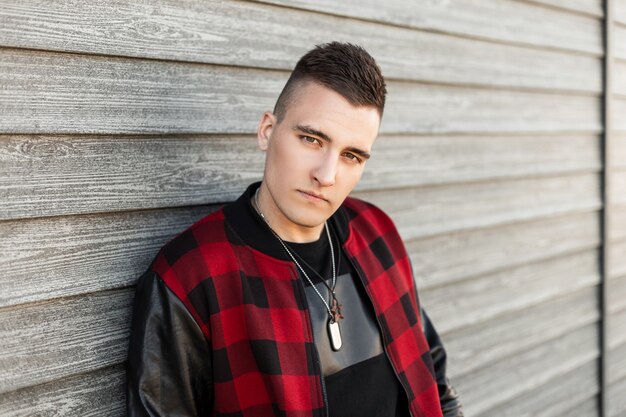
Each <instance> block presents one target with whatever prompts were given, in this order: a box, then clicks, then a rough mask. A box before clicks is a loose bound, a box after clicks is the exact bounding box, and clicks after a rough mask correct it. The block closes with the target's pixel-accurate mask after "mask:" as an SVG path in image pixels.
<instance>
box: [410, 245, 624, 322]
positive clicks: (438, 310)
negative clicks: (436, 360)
mask: <svg viewBox="0 0 626 417" xmlns="http://www.w3.org/2000/svg"><path fill="white" fill-rule="evenodd" d="M625 281H626V280H625ZM599 282H600V273H599V264H598V251H596V250H592V251H589V250H587V251H584V252H581V253H575V254H572V255H568V256H563V257H558V258H552V259H548V260H546V261H542V262H537V263H531V264H528V265H523V266H520V267H517V268H510V269H508V268H506V269H502V270H498V271H496V272H494V273H491V274H485V275H481V276H478V277H475V278H472V279H468V280H465V281H462V282H459V283H455V285H444V286H439V287H435V288H427V289H425V290H423V291H421V292H420V299H421V300H422V302H423V304H424V305H425V306H428V314H429V316H430V317H431V318H432V319H433V320H434V321H435V322H436V323H437V330H438V331H439V332H442V333H447V332H451V331H454V330H457V329H461V328H464V327H467V326H472V325H476V324H479V323H481V322H487V321H490V320H498V317H499V316H501V315H503V314H509V315H512V314H514V313H515V312H517V313H518V314H525V312H526V311H527V310H528V309H529V308H530V307H531V306H534V305H537V304H540V303H544V302H549V301H550V300H553V299H555V298H558V297H562V296H564V295H567V294H570V293H573V292H576V291H579V290H581V289H583V288H587V287H592V286H595V285H597V284H598V283H599ZM625 287H626V285H625ZM623 293H626V290H624V291H623ZM625 295H626V294H625Z"/></svg>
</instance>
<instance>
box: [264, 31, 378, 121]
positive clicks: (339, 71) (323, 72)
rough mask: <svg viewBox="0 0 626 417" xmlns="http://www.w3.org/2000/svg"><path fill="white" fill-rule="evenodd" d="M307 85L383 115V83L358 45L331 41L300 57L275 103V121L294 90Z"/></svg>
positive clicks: (282, 113) (370, 57)
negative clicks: (327, 90)
mask: <svg viewBox="0 0 626 417" xmlns="http://www.w3.org/2000/svg"><path fill="white" fill-rule="evenodd" d="M308 82H314V83H317V84H320V85H323V86H324V87H327V88H330V89H331V90H333V91H335V92H336V93H339V94H340V95H341V96H343V97H344V98H345V99H346V100H348V102H349V103H350V104H352V105H353V106H358V107H361V106H371V107H374V108H376V110H378V114H379V115H380V117H382V116H383V109H384V108H385V95H386V94H387V89H386V88H385V80H384V78H383V75H382V73H381V71H380V68H379V67H378V64H376V61H375V60H374V58H372V56H371V55H370V54H369V53H368V52H367V51H366V50H365V49H363V48H362V47H360V46H358V45H353V44H350V43H341V42H330V43H326V44H322V45H317V46H316V47H315V48H313V49H312V50H310V51H309V52H307V53H306V54H305V55H304V56H303V57H302V58H300V60H299V61H298V63H297V64H296V67H295V68H294V70H293V72H292V73H291V76H290V77H289V80H287V83H286V84H285V87H284V88H283V91H282V92H281V93H280V96H278V100H276V106H275V107H274V115H275V116H276V118H277V120H278V122H280V121H281V120H282V119H283V117H284V116H285V114H286V113H287V108H288V107H289V105H290V104H291V103H292V102H293V98H294V96H295V95H296V94H297V90H298V89H299V88H301V87H302V86H304V85H305V84H306V83H308Z"/></svg>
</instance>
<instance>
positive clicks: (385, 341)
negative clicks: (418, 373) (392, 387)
mask: <svg viewBox="0 0 626 417" xmlns="http://www.w3.org/2000/svg"><path fill="white" fill-rule="evenodd" d="M344 250H345V251H346V253H350V252H349V251H348V250H346V248H345V247H344ZM347 258H348V259H349V260H350V263H351V264H352V267H353V268H354V270H355V271H356V274H357V275H358V276H359V279H360V280H361V283H362V284H363V288H364V289H365V292H366V293H367V298H368V299H369V302H370V304H371V305H372V311H374V318H375V319H376V323H378V331H379V332H380V337H381V338H382V339H383V351H384V352H385V356H386V357H387V360H388V361H389V364H390V365H391V367H392V368H393V374H394V375H395V377H396V380H397V381H398V383H399V384H400V386H401V387H402V391H404V395H405V396H406V400H407V401H406V402H407V405H408V406H409V416H411V417H413V413H412V412H411V402H410V401H409V393H408V391H407V389H406V387H405V386H404V384H403V383H402V381H401V380H400V377H399V376H398V370H397V369H396V365H395V364H394V363H393V361H392V360H391V357H390V356H389V352H387V339H386V337H385V332H383V331H382V325H381V324H380V320H379V319H378V314H377V313H376V309H375V308H374V301H372V295H371V294H370V291H369V289H368V288H367V285H365V281H364V279H363V272H362V271H361V268H360V267H359V266H358V265H357V263H356V262H355V261H354V260H353V259H352V257H351V256H347Z"/></svg>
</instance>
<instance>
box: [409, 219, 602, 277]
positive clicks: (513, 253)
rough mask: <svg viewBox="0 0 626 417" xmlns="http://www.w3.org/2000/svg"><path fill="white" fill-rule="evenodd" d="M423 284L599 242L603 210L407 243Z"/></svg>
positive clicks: (582, 247)
mask: <svg viewBox="0 0 626 417" xmlns="http://www.w3.org/2000/svg"><path fill="white" fill-rule="evenodd" d="M405 243H406V246H407V251H408V252H409V256H410V257H411V261H412V263H413V270H414V273H415V276H416V279H417V281H418V285H419V286H420V287H421V288H426V287H432V286H437V285H444V284H451V283H453V282H458V281H461V280H464V279H468V278H471V277H476V276H480V275H483V274H486V273H491V272H494V271H495V270H498V269H500V268H511V267H514V266H518V265H523V264H525V263H529V262H535V261H539V260H542V259H548V258H551V257H556V256H561V255H565V254H568V253H574V252H579V251H582V250H583V249H586V248H588V249H591V248H595V247H597V245H598V244H599V218H598V214H597V212H587V213H580V214H572V215H567V216H563V217H556V218H549V219H541V220H536V221H532V222H526V223H518V224H511V225H506V226H501V227H497V228H487V229H479V230H472V231H468V232H464V233H451V234H447V235H440V236H435V237H432V238H427V239H418V240H412V241H408V242H405Z"/></svg>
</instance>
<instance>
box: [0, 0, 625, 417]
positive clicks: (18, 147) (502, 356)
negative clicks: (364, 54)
mask: <svg viewBox="0 0 626 417" xmlns="http://www.w3.org/2000/svg"><path fill="white" fill-rule="evenodd" d="M615 2H616V7H615V10H616V19H617V20H618V21H620V22H621V23H617V24H616V25H615V31H614V32H615V36H616V38H619V39H624V42H621V41H616V42H615V45H616V48H615V49H616V51H615V53H616V57H617V58H616V63H615V67H616V70H615V76H614V86H615V89H614V92H613V94H614V98H615V100H614V102H615V105H614V107H613V111H614V112H615V115H616V116H615V117H614V128H615V132H616V135H615V140H614V142H613V143H614V146H613V148H612V149H611V153H610V155H609V157H610V159H611V166H612V167H614V170H615V173H614V176H613V178H614V181H612V183H611V184H612V188H611V196H612V197H614V198H613V201H614V204H613V206H612V208H611V213H612V221H613V222H614V224H615V227H614V228H613V229H611V231H610V238H611V259H612V263H611V274H610V277H609V280H610V283H611V288H612V289H613V290H612V291H611V292H610V293H609V295H610V301H609V303H610V314H611V316H610V320H609V324H610V329H609V330H610V333H609V334H610V338H609V339H610V344H609V347H610V363H612V364H615V366H613V367H610V369H611V371H610V376H609V380H610V381H611V384H610V392H609V397H610V398H611V399H612V400H611V401H610V405H611V413H612V414H611V416H617V415H623V414H620V413H623V412H624V410H626V406H624V407H623V408H622V404H624V403H623V401H622V400H621V398H623V397H624V396H626V382H624V381H626V375H625V374H624V372H622V371H621V370H622V369H625V367H624V366H623V365H624V364H623V362H624V359H623V358H624V357H625V355H624V349H626V340H624V338H623V337H621V336H619V335H623V334H626V314H625V311H626V304H625V303H624V301H623V300H624V299H626V264H624V262H623V261H622V259H626V257H624V256H623V255H624V254H625V253H626V199H625V198H624V197H623V194H624V193H622V192H621V190H622V189H623V187H624V186H626V162H625V161H626V118H624V117H622V115H626V75H624V74H626V49H624V48H625V47H624V46H623V45H626V0H615ZM0 5H1V6H2V7H1V8H0V21H2V25H0V54H1V55H2V63H1V64H0V87H1V88H0V114H2V115H3V117H1V118H0V236H2V239H1V240H0V253H1V254H2V255H0V267H2V268H3V270H4V271H5V274H3V275H2V276H1V277H0V415H2V416H30V415H45V416H57V415H58V416H84V415H87V416H92V415H93V416H101V415H107V416H123V415H124V392H123V381H124V363H125V360H126V350H127V343H128V333H129V323H130V315H131V308H132V300H133V294H134V283H135V281H136V279H137V277H138V276H139V275H140V274H141V273H142V272H143V271H144V270H145V268H146V267H147V266H148V265H149V263H150V261H151V260H152V258H153V257H154V255H155V254H156V252H157V251H158V249H159V248H160V247H161V246H162V245H163V244H164V243H165V242H166V241H168V240H169V239H171V238H172V237H173V236H175V235H176V234H177V233H179V232H181V231H182V230H183V229H184V228H186V227H187V226H189V225H190V224H192V223H193V222H195V221H196V220H198V219H199V218H201V217H203V216H204V215H206V214H208V213H210V212H213V211H215V210H217V209H218V208H219V207H221V205H222V204H224V203H227V202H229V201H232V200H233V199H234V198H236V197H237V196H238V195H239V194H240V193H241V191H242V190H243V189H244V188H245V187H246V186H247V185H248V184H249V183H250V182H252V181H256V180H258V179H260V178H261V175H262V168H263V154H262V153H260V152H259V151H257V150H256V139H255V130H256V125H257V122H258V120H259V118H260V116H261V114H262V112H263V111H266V110H271V108H272V107H273V104H274V101H275V100H276V97H277V96H278V93H279V92H280V89H281V88H282V85H283V83H284V82H285V81H286V79H287V77H288V75H289V71H290V69H291V68H292V67H293V65H294V64H295V62H296V60H297V59H298V57H299V56H301V55H302V54H303V53H304V52H305V51H307V50H308V49H310V48H311V47H312V46H313V45H314V44H319V43H323V42H326V41H330V40H341V41H349V42H354V43H358V44H361V45H363V46H364V47H365V48H367V49H368V50H369V51H370V52H371V53H372V54H373V55H374V56H375V57H376V59H377V60H378V62H379V63H380V65H381V67H382V69H383V72H384V74H385V75H386V77H387V85H388V90H389V96H388V103H387V107H386V109H385V117H384V120H383V124H382V126H381V134H380V138H379V139H378V140H377V142H376V144H375V147H374V151H373V157H372V159H371V160H370V161H369V162H368V166H367V169H366V172H365V174H364V176H363V179H362V181H361V183H360V184H359V186H358V187H357V189H356V190H355V192H354V195H355V196H357V197H360V198H364V199H367V200H369V201H372V202H374V203H375V204H377V205H379V206H381V207H382V208H383V209H385V210H386V211H387V212H388V213H389V214H390V215H391V217H392V218H393V219H394V221H395V222H396V224H397V226H398V228H399V230H400V233H401V235H402V236H403V238H404V239H405V242H406V247H407V250H408V252H409V255H410V257H411V260H412V263H413V267H414V271H415V275H416V279H417V282H418V285H419V287H420V296H421V299H422V301H423V303H424V305H425V306H426V308H427V309H428V311H429V313H430V316H431V317H432V318H433V321H434V322H435V324H436V326H437V328H438V330H439V331H440V333H441V334H442V336H443V339H444V343H445V345H446V347H447V349H448V353H449V358H450V366H449V372H450V376H451V378H452V381H453V383H454V384H455V386H456V387H457V389H458V391H459V392H460V394H461V398H462V401H463V403H464V404H465V407H466V413H467V415H471V416H479V417H492V416H494V417H495V416H511V417H513V416H515V417H517V416H533V417H535V416H542V417H550V416H554V417H556V416H563V415H568V416H581V417H582V416H596V415H598V414H597V413H598V409H599V407H598V395H597V394H598V390H599V385H598V357H599V346H600V345H599V343H598V337H599V326H598V322H599V320H600V306H599V301H598V300H599V292H598V285H599V283H600V280H601V276H600V271H601V267H600V263H599V262H600V261H599V259H600V254H601V245H602V243H603V242H602V241H601V221H600V220H601V217H600V210H601V209H602V208H603V200H602V197H603V196H602V188H601V184H602V181H601V178H602V173H603V169H604V168H605V167H604V165H603V155H602V151H601V150H602V134H603V131H604V126H603V114H602V103H603V93H604V91H603V84H602V76H603V57H604V53H605V51H604V50H603V43H602V30H603V18H604V12H603V8H602V2H601V1H600V0H574V1H565V0H524V1H522V0H519V1H518V0H502V1H498V2H485V1H482V0H458V1H455V2H443V1H439V2H434V1H428V0H415V1H414V2H409V3H407V2H405V1H401V0H392V1H388V2H385V3H384V5H383V4H381V3H380V2H376V1H373V0H364V1H356V0H346V1H341V2H336V1H330V0H321V1H313V0H289V1H288V0H264V1H228V2H225V1H221V0H207V1H198V0H185V1H182V2H181V1H172V0H146V1H142V2H132V4H130V3H128V4H122V3H120V2H117V1H114V0H102V1H99V2H60V3H59V4H56V5H55V7H54V8H53V9H52V8H51V7H50V5H49V4H47V3H46V2H42V1H40V0H23V1H20V2H17V3H16V2H9V1H7V0H0ZM303 28H304V29H306V30H303ZM572 318H575V320H573V319H572Z"/></svg>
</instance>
